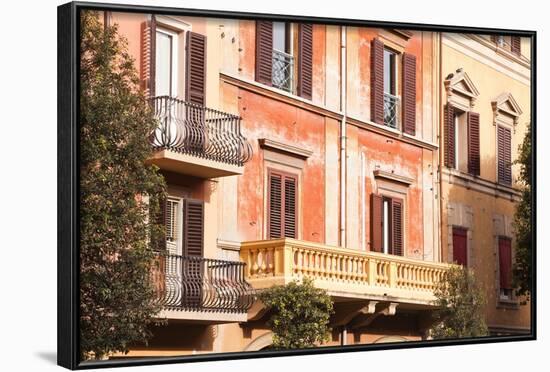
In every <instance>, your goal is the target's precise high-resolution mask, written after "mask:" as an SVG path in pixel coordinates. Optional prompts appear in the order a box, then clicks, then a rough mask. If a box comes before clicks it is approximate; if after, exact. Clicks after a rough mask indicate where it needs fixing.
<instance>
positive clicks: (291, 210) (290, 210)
mask: <svg viewBox="0 0 550 372" xmlns="http://www.w3.org/2000/svg"><path fill="white" fill-rule="evenodd" d="M284 180H285V182H284V192H283V193H284V196H285V197H284V205H285V206H284V210H285V216H284V226H283V228H284V236H285V238H296V221H297V219H296V188H297V184H296V183H297V179H296V178H295V177H291V176H285V177H284Z"/></svg>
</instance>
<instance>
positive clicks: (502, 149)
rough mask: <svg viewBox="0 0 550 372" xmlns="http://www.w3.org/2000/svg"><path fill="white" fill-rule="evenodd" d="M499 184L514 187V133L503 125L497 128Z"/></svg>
mask: <svg viewBox="0 0 550 372" xmlns="http://www.w3.org/2000/svg"><path fill="white" fill-rule="evenodd" d="M497 132H498V133H497V137H498V141H497V157H498V182H499V183H501V184H503V185H507V186H511V185H512V131H511V130H510V128H506V127H504V126H502V125H498V126H497Z"/></svg>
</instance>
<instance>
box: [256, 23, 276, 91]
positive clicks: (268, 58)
mask: <svg viewBox="0 0 550 372" xmlns="http://www.w3.org/2000/svg"><path fill="white" fill-rule="evenodd" d="M272 65H273V22H269V21H256V81H257V82H259V83H262V84H265V85H269V86H271V81H272V76H271V74H272V72H271V71H272V67H273V66H272Z"/></svg>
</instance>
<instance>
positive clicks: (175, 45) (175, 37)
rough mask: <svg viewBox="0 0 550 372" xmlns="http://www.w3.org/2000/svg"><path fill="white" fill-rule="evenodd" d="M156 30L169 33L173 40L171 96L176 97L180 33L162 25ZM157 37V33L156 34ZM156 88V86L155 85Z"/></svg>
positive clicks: (165, 33)
mask: <svg viewBox="0 0 550 372" xmlns="http://www.w3.org/2000/svg"><path fill="white" fill-rule="evenodd" d="M156 32H157V33H161V34H164V35H167V36H169V37H170V38H171V40H172V50H171V61H170V63H171V67H170V71H171V79H170V80H171V81H170V94H169V95H170V96H172V97H176V96H177V95H178V88H179V87H178V70H179V68H178V61H179V59H178V57H179V51H178V43H179V34H178V33H177V32H174V31H172V30H169V29H167V28H164V27H162V26H157V27H156ZM155 38H156V35H155ZM155 63H156V56H155ZM155 84H156V82H155ZM155 90H156V87H155Z"/></svg>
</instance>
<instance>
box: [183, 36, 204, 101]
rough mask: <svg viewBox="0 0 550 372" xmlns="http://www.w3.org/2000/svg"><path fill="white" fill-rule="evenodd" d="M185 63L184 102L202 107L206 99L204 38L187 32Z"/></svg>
mask: <svg viewBox="0 0 550 372" xmlns="http://www.w3.org/2000/svg"><path fill="white" fill-rule="evenodd" d="M185 49H186V54H187V55H186V59H185V60H186V61H185V66H186V69H185V97H186V100H187V101H189V102H192V103H195V104H197V105H201V106H204V104H205V99H206V36H204V35H201V34H198V33H196V32H192V31H189V32H187V39H186V46H185Z"/></svg>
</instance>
